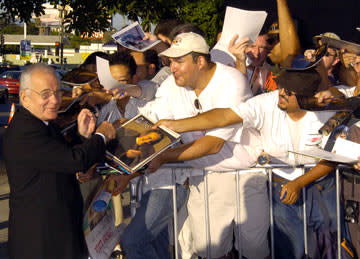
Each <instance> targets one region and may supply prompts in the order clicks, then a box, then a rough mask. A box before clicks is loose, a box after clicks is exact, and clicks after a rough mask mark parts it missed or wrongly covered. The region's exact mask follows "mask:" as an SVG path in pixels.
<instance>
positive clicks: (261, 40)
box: [246, 35, 269, 67]
mask: <svg viewBox="0 0 360 259" xmlns="http://www.w3.org/2000/svg"><path fill="white" fill-rule="evenodd" d="M267 38H268V36H267V35H260V36H258V37H257V38H256V41H255V43H253V44H251V45H249V46H248V47H247V48H246V54H247V55H248V57H249V58H250V60H251V65H252V66H255V67H258V66H262V64H263V63H264V61H265V58H266V56H267V54H268V53H269V45H268V43H267V41H266V40H267Z"/></svg>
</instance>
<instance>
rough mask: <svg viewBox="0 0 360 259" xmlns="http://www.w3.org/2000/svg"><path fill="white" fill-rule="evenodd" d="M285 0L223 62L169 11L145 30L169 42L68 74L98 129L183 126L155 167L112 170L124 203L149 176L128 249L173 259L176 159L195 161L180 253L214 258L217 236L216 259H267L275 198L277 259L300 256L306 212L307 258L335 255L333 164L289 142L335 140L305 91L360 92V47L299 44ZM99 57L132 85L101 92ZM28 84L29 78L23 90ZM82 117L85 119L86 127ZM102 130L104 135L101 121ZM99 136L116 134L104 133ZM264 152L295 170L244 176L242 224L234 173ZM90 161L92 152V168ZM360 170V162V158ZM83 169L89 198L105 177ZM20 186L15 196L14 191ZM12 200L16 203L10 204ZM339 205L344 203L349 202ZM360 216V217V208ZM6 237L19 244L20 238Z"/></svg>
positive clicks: (134, 256)
mask: <svg viewBox="0 0 360 259" xmlns="http://www.w3.org/2000/svg"><path fill="white" fill-rule="evenodd" d="M277 4H278V21H276V22H274V23H273V24H272V26H271V27H270V28H263V29H262V31H261V33H260V34H259V36H258V37H257V39H256V41H255V42H251V41H250V40H249V39H248V38H244V39H238V36H237V35H234V38H233V39H232V40H231V41H230V42H229V51H230V52H231V53H232V54H233V56H234V57H235V60H234V62H233V64H231V65H229V64H222V60H216V59H215V60H214V58H213V57H212V55H211V49H210V47H209V46H208V44H207V43H206V39H205V37H204V33H203V32H202V31H201V30H200V29H199V28H198V27H196V26H195V25H192V24H182V23H181V22H179V21H177V20H167V21H162V22H160V23H159V24H158V25H157V27H156V28H155V31H154V34H150V33H147V35H146V38H148V39H159V40H161V43H159V44H158V45H156V46H155V47H154V48H153V49H150V50H147V51H145V52H136V51H130V50H128V49H125V48H122V49H120V50H119V51H117V52H116V53H113V54H106V53H101V52H96V53H93V54H92V55H91V56H89V57H88V59H87V60H86V61H85V62H84V64H82V65H81V66H80V67H79V68H77V69H74V70H73V71H71V72H69V73H68V74H67V75H65V77H64V78H63V81H66V82H73V85H72V86H73V87H72V93H71V95H72V98H77V97H82V100H81V103H82V105H84V107H92V108H93V110H94V112H95V113H96V115H97V118H96V125H97V127H99V128H100V127H101V125H103V124H102V123H103V122H104V121H107V122H110V123H113V124H114V126H115V128H116V127H117V126H118V125H119V124H120V123H122V122H123V121H124V119H131V118H133V117H134V116H135V115H137V114H138V113H142V114H145V115H146V116H148V117H149V118H151V119H152V120H154V121H159V122H158V123H157V126H158V125H164V126H167V127H169V128H170V129H173V130H175V131H176V132H179V133H181V140H182V143H183V144H181V145H177V146H175V147H173V148H171V149H169V150H167V151H165V152H163V153H162V154H160V155H159V156H157V157H156V158H154V159H153V160H152V161H151V162H150V164H149V166H148V168H147V169H146V173H147V175H146V176H144V175H143V172H141V171H140V172H137V173H133V174H123V175H112V176H110V177H109V178H111V179H113V180H114V181H115V182H116V187H115V190H116V191H115V193H117V194H118V196H117V197H118V198H117V199H113V203H114V207H115V210H116V209H119V207H120V206H121V200H120V194H119V193H121V192H123V191H124V190H125V188H126V187H127V186H128V183H129V182H132V183H133V184H136V183H137V182H138V181H140V180H142V179H143V178H144V177H146V178H147V179H146V181H143V183H144V186H143V188H142V197H141V200H140V202H139V207H138V209H137V211H136V214H135V216H134V217H133V218H132V219H131V222H130V224H129V225H128V226H127V227H126V228H125V230H124V233H123V234H122V236H121V240H119V242H120V246H121V248H122V251H123V253H124V254H125V256H126V258H128V259H139V258H161V259H165V258H171V256H172V255H171V253H170V252H169V251H170V250H169V246H170V243H171V242H170V240H171V238H170V237H169V231H168V226H169V225H171V224H172V221H173V207H172V206H173V204H172V189H171V188H170V186H171V184H172V181H173V179H172V178H171V169H169V168H168V167H166V163H171V162H184V164H185V165H186V166H187V168H186V169H179V170H178V171H177V173H176V192H177V202H176V204H177V209H178V211H179V212H180V215H181V217H180V218H181V220H180V222H181V224H179V226H178V227H179V230H180V233H179V236H178V237H175V238H176V239H178V241H179V244H180V252H181V258H189V259H190V258H196V257H201V258H206V257H207V252H208V250H207V246H208V245H210V251H211V258H236V252H235V251H236V250H237V251H241V255H242V256H243V258H248V259H259V258H270V254H271V253H270V246H269V244H270V242H269V238H268V237H269V225H270V215H269V199H272V203H273V216H274V244H275V247H274V249H275V251H274V254H275V257H276V258H299V259H300V258H303V256H304V234H303V219H304V217H306V218H307V222H308V242H307V243H308V256H309V257H310V258H334V257H332V255H331V253H329V250H333V249H335V242H334V243H331V242H330V244H328V247H326V246H325V245H324V243H326V242H325V241H324V239H326V238H327V237H332V236H333V234H334V233H335V235H336V231H337V223H336V222H337V218H336V207H335V206H336V188H335V174H334V170H335V168H336V163H333V162H330V161H325V160H321V161H320V162H319V161H318V160H316V159H314V158H309V157H305V156H302V155H297V154H294V153H291V152H288V151H299V150H302V151H304V152H306V151H309V152H310V151H311V150H313V149H315V148H317V147H319V146H325V145H326V143H327V141H328V137H327V136H324V135H322V134H321V133H319V129H320V128H321V127H322V126H323V125H324V124H325V123H326V122H327V121H328V120H330V119H331V118H332V117H333V116H334V114H335V112H330V111H316V112H311V111H305V110H302V109H300V107H299V104H298V101H297V100H298V99H297V98H298V97H299V96H300V97H303V98H304V97H305V98H310V97H313V96H315V97H317V98H318V102H319V104H321V103H327V102H328V101H329V100H331V99H332V98H333V97H341V96H345V97H351V96H355V95H357V94H359V91H360V56H359V55H357V54H356V53H352V52H350V51H348V50H346V49H341V48H334V47H331V46H328V45H327V44H323V43H322V41H321V39H322V37H323V36H325V37H328V38H331V39H335V40H340V38H339V36H337V35H336V34H335V33H332V32H324V33H323V34H321V35H314V46H313V48H312V49H306V50H305V49H302V48H301V46H300V41H299V38H298V36H297V33H296V26H295V24H294V22H293V20H292V19H291V16H290V13H289V10H288V8H287V4H286V1H285V0H277ZM354 30H355V28H354ZM354 33H356V32H354ZM358 33H359V32H358ZM219 36H220V35H219ZM97 56H98V57H101V58H104V59H107V60H108V61H109V65H110V72H111V75H112V77H113V78H114V79H115V80H117V81H118V82H119V83H121V84H131V86H129V87H127V88H126V89H124V88H122V87H119V88H114V89H112V90H105V89H103V88H102V86H101V85H100V84H99V81H98V80H97V79H96V57H97ZM36 71H37V70H36V69H35V72H36ZM35 72H34V73H35ZM29 73H30V74H31V73H32V72H29ZM81 76H84V77H87V76H88V77H89V78H88V79H87V80H85V81H88V83H87V84H77V83H76V80H79V78H80V77H81ZM89 79H91V80H89ZM21 82H23V81H21ZM26 89H27V88H24V87H23V86H22V89H21V90H20V91H22V92H24V91H25V90H26ZM53 90H54V89H51V91H53ZM54 91H56V90H54ZM52 93H53V92H51V94H52ZM51 94H50V95H51ZM54 96H55V92H54ZM57 97H58V96H57ZM24 98H25V99H24V101H23V105H24V104H28V103H29V101H27V97H24ZM48 98H52V97H48ZM24 102H25V103H24ZM28 105H29V104H28ZM24 107H25V108H27V107H26V105H24ZM30 107H33V106H30ZM54 109H55V108H54ZM57 109H58V108H57ZM29 110H30V111H31V108H29ZM109 113H111V118H109V116H108V115H109ZM35 116H36V114H35ZM83 116H85V115H83ZM89 116H90V115H89ZM36 117H37V116H36ZM38 118H39V119H40V120H43V121H47V120H48V119H47V118H45V119H44V118H40V117H38ZM53 119H54V118H50V120H53ZM83 120H85V119H83ZM83 120H81V121H80V122H79V123H80V124H84V123H85V122H83ZM89 120H90V119H89ZM83 127H85V126H83ZM102 127H104V126H102ZM359 127H360V126H358V125H357V124H355V125H354V126H352V127H351V128H348V129H346V130H345V131H344V132H345V133H346V134H344V135H340V136H341V137H344V138H347V139H350V140H351V141H354V142H359V143H360V139H359V138H357V137H356V136H358V135H357V134H356V133H357V132H358V131H359ZM10 128H11V127H10ZM88 131H90V130H88ZM87 133H88V132H87ZM98 133H100V135H101V134H103V132H102V131H101V130H100V131H99V132H98ZM87 135H89V134H87ZM104 135H105V136H104ZM110 135H111V134H110ZM87 137H89V136H87ZM102 137H103V138H104V140H107V138H108V136H107V135H106V134H103V135H102ZM94 141H95V140H94ZM97 141H99V140H97ZM10 153H11V152H10ZM10 153H9V152H6V151H5V153H4V154H5V162H6V165H7V166H8V165H11V158H10ZM7 154H9V155H8V156H7ZM359 155H360V154H359ZM259 157H267V158H269V157H271V158H276V159H278V160H281V161H283V162H285V163H287V164H289V165H291V166H294V168H287V169H281V170H280V169H279V170H277V173H275V174H274V176H273V184H272V186H269V187H268V180H267V179H268V178H267V176H266V175H265V174H264V173H263V171H262V170H260V169H259V170H251V171H246V173H241V174H240V177H239V179H238V181H239V186H240V190H239V193H240V196H239V197H240V198H239V199H240V221H237V220H236V213H237V211H236V199H237V196H236V195H237V191H236V181H237V178H236V176H235V174H234V172H236V171H238V170H242V169H249V168H253V167H255V166H256V165H257V164H258V162H259V159H258V158H259ZM271 158H269V160H271ZM54 159H55V158H54ZM95 160H96V159H92V160H91V161H93V162H96V161H95ZM9 161H10V162H9ZM40 163H41V162H40ZM64 163H66V162H64ZM304 164H315V166H314V167H312V168H311V169H309V170H308V171H307V172H306V173H305V174H303V175H302V174H301V169H299V168H296V166H298V165H304ZM89 166H90V165H89V161H87V165H86V166H85V168H86V169H88V167H89ZM354 168H355V169H356V170H359V169H360V163H359V164H356V165H354ZM78 169H82V171H81V174H79V176H80V180H81V181H83V182H85V183H82V184H81V190H82V195H83V199H84V201H85V207H86V206H89V200H91V199H92V198H93V189H94V188H96V185H95V186H94V185H93V184H90V182H91V181H90V182H86V181H88V180H89V179H94V178H96V179H98V182H100V183H101V182H102V181H103V180H102V178H101V177H100V176H97V175H96V173H94V170H93V168H92V169H90V170H88V171H87V170H83V169H84V168H82V167H76V170H75V169H74V170H75V171H76V172H79V170H78ZM64 170H65V169H64ZM74 170H73V171H74ZM8 172H9V174H10V175H9V179H10V187H11V191H12V192H14V190H15V191H16V190H17V188H18V187H19V186H16V187H14V184H15V182H16V181H15V180H14V179H15V177H20V176H11V172H12V171H11V170H8ZM203 172H206V175H207V176H206V177H207V184H208V187H207V188H208V189H207V195H208V203H209V222H210V240H208V242H210V243H209V244H208V243H207V239H206V226H205V220H204V219H205V217H206V215H205V209H204V207H205V201H204V192H205V189H204V188H205V187H204V176H203ZM74 173H75V172H74ZM74 175H75V174H74ZM74 177H75V176H74ZM12 178H14V179H12ZM344 181H346V179H344ZM349 181H351V180H349ZM92 182H93V180H92ZM345 187H346V188H350V187H349V186H348V185H345ZM69 188H70V187H69ZM71 188H72V187H71ZM268 188H272V197H269V195H268V193H269V192H268ZM346 188H345V189H346ZM302 190H304V191H305V192H306V195H305V197H306V206H307V213H308V214H307V215H305V216H304V215H303V213H302V206H303V203H304V202H305V200H303V197H301V195H300V194H301V191H302ZM49 191H50V190H49ZM53 191H55V190H53ZM345 192H347V190H345ZM12 195H13V197H16V194H14V193H13V194H12ZM19 197H20V196H19ZM352 199H353V200H355V202H357V201H356V198H354V197H353V198H352ZM357 199H358V201H360V198H357ZM15 200H16V199H15ZM11 203H13V204H15V203H16V202H14V201H11ZM345 205H346V204H345ZM13 206H15V205H11V204H10V209H11V210H12V211H14V207H13ZM341 208H342V211H344V204H343V203H342V204H341ZM356 217H357V218H356V220H355V222H357V221H358V217H359V215H356ZM11 222H12V224H14V225H16V223H15V222H14V221H11ZM235 222H237V224H240V229H241V231H240V233H239V232H238V231H236V229H237V225H236V223H235ZM340 222H341V229H342V233H341V237H342V238H343V239H344V240H346V241H347V243H346V244H345V245H344V246H346V248H347V249H348V250H353V252H354V253H356V251H357V252H360V250H359V248H360V246H359V244H360V240H358V239H359V238H358V236H357V235H358V233H357V231H358V230H357V229H356V228H355V227H350V231H349V225H348V222H346V221H345V216H344V213H343V212H342V213H341V219H340ZM53 224H56V223H53ZM10 228H11V226H10ZM13 228H14V227H13ZM350 232H351V235H350ZM9 233H10V234H13V235H18V233H15V232H11V231H10V232H9ZM54 234H55V233H54ZM238 234H240V236H239V235H238ZM74 235H78V233H74ZM238 239H240V242H238ZM9 240H10V242H15V241H14V240H16V239H15V238H12V239H9ZM21 240H22V239H21ZM21 242H22V241H21ZM239 243H240V244H241V247H239V246H238V244H239ZM352 244H353V246H354V247H355V249H354V248H353V247H352ZM329 246H332V247H331V248H329ZM9 247H10V255H16V253H15V252H14V251H13V250H16V244H15V243H12V244H11V245H10V246H9ZM60 249H61V248H60ZM74 251H75V250H74ZM333 251H335V250H333ZM74 253H75V252H74ZM76 253H77V252H76ZM40 254H41V253H40ZM333 255H334V256H335V254H333ZM13 258H15V257H13ZM37 258H46V257H41V256H40V257H37ZM48 258H65V257H61V256H60V257H51V256H50V257H48ZM66 258H79V257H66ZM353 258H355V256H354V257H353Z"/></svg>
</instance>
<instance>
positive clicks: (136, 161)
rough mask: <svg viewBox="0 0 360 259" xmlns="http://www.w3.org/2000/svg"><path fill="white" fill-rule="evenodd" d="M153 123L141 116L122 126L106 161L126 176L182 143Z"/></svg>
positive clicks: (107, 152) (110, 147)
mask: <svg viewBox="0 0 360 259" xmlns="http://www.w3.org/2000/svg"><path fill="white" fill-rule="evenodd" d="M153 125H154V123H153V122H152V121H151V120H150V119H149V118H147V117H145V116H144V115H142V114H138V115H136V116H135V117H134V118H132V119H131V120H129V121H127V122H126V123H124V124H122V125H121V126H120V127H119V128H118V129H117V130H116V138H115V139H114V140H113V141H111V142H110V143H108V146H107V151H106V158H107V160H108V163H109V165H110V166H111V167H113V168H115V169H117V170H119V171H120V172H124V173H127V174H131V173H134V172H136V171H138V170H139V169H141V168H143V167H144V166H145V165H146V164H147V163H149V162H150V161H151V160H152V159H154V158H155V157H156V156H158V155H159V154H161V153H162V152H164V151H165V150H166V149H168V148H169V147H171V146H173V145H174V144H176V143H177V142H179V141H180V135H179V134H178V133H176V132H174V131H172V130H170V129H168V128H166V127H163V126H160V127H158V128H157V129H152V127H153Z"/></svg>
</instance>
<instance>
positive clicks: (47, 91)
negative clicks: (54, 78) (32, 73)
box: [28, 88, 62, 100]
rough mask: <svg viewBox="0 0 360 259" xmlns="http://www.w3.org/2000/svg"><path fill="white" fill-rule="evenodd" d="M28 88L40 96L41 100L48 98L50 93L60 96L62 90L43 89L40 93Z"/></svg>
mask: <svg viewBox="0 0 360 259" xmlns="http://www.w3.org/2000/svg"><path fill="white" fill-rule="evenodd" d="M28 89H29V90H31V91H33V92H34V93H36V94H37V95H39V96H40V97H41V99H43V100H48V99H49V98H50V97H51V96H52V95H54V96H55V97H56V98H60V97H61V96H62V91H61V90H59V89H58V90H55V91H53V90H50V89H45V90H43V91H41V92H40V93H39V92H37V91H35V90H34V89H31V88H28Z"/></svg>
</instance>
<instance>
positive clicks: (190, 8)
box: [180, 0, 225, 46]
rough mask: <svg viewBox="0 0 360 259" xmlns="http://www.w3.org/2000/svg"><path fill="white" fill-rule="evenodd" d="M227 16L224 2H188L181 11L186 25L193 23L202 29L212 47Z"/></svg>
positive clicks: (215, 0) (209, 0) (213, 0)
mask: <svg viewBox="0 0 360 259" xmlns="http://www.w3.org/2000/svg"><path fill="white" fill-rule="evenodd" d="M224 16H225V6H224V0H197V1H195V0H187V1H186V3H185V4H184V6H183V7H182V8H181V9H180V17H182V19H183V21H184V22H185V23H192V24H195V25H197V26H198V27H199V28H200V29H202V30H203V31H204V32H205V34H206V37H207V41H208V44H209V45H210V46H212V45H214V44H215V43H216V36H217V33H218V32H219V31H220V30H221V28H222V25H223V20H224Z"/></svg>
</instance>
